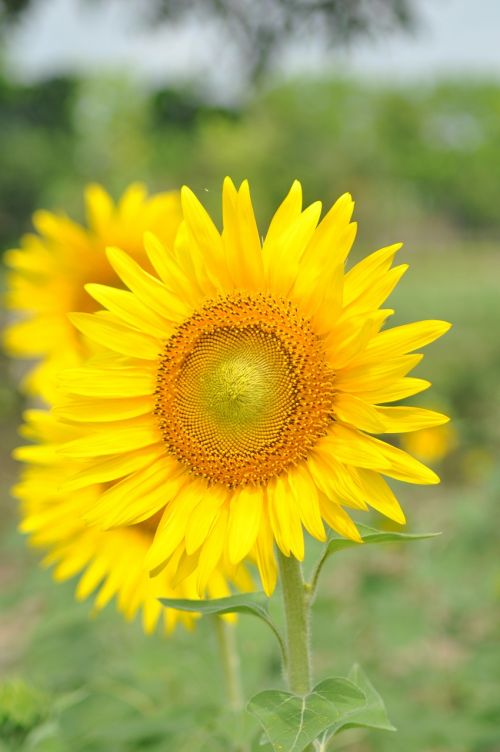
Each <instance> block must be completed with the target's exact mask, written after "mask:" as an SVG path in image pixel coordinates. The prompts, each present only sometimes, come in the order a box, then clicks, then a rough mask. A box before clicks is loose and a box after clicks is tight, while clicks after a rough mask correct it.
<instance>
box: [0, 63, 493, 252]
mask: <svg viewBox="0 0 500 752" xmlns="http://www.w3.org/2000/svg"><path fill="white" fill-rule="evenodd" d="M0 129H1V132H2V147H3V148H2V150H1V153H0V207H1V209H0V246H1V247H3V248H5V247H6V246H7V245H9V244H13V243H16V241H17V238H18V236H19V235H20V234H21V232H22V231H25V230H26V229H27V228H28V226H29V222H28V216H29V214H30V213H31V212H32V211H33V210H34V209H35V208H36V207H38V206H45V207H47V208H49V207H57V206H61V207H64V208H65V209H66V210H67V211H68V212H76V213H78V212H79V211H81V207H80V201H81V199H80V196H81V187H82V183H83V182H85V181H90V180H98V181H102V182H103V183H104V184H105V185H107V186H109V187H110V188H111V189H112V190H114V191H115V192H117V191H120V190H122V189H123V187H124V186H125V185H126V183H128V182H130V181H131V180H137V179H144V180H146V181H147V182H148V183H149V184H150V185H151V186H152V187H154V188H157V189H163V188H165V187H175V186H178V185H180V184H182V183H184V182H187V183H190V184H191V185H192V186H193V187H194V188H195V189H197V190H203V189H206V190H207V192H208V193H207V203H208V204H209V205H210V204H211V206H210V208H211V209H212V210H213V209H215V208H218V207H216V204H218V199H213V198H212V195H214V196H217V195H218V191H219V187H220V181H221V176H223V175H224V174H230V175H231V176H233V177H234V178H235V179H240V178H243V177H248V178H249V179H250V180H251V184H252V187H253V190H254V194H255V196H256V204H257V209H258V212H259V214H260V215H261V216H262V217H263V218H264V219H267V218H268V216H269V208H270V207H272V206H274V205H276V202H277V201H278V200H279V198H280V197H281V196H282V195H283V192H284V190H285V187H286V186H287V185H288V184H289V183H290V182H291V181H292V180H293V179H294V178H295V177H297V176H299V177H300V179H301V180H302V182H303V184H304V186H305V190H306V195H307V196H308V197H310V198H311V199H313V198H316V197H318V196H321V197H322V198H323V199H324V200H325V202H329V201H331V200H333V199H334V198H335V197H336V196H337V195H338V194H339V193H341V192H343V191H345V190H351V191H352V192H353V193H354V194H355V197H356V198H357V199H358V201H359V203H360V206H361V215H360V218H361V220H362V221H363V223H364V227H365V230H366V232H367V234H368V235H370V236H372V237H373V236H374V235H375V236H376V237H377V236H379V235H381V234H382V233H383V232H384V228H385V225H386V223H387V221H388V218H389V217H390V218H391V226H392V227H394V226H395V224H396V227H398V226H400V227H401V228H405V237H406V238H408V228H409V230H410V236H411V235H412V234H413V230H412V228H413V229H415V228H418V237H419V239H420V241H421V240H422V238H423V237H424V239H425V240H427V239H431V238H432V237H433V236H435V234H436V233H439V234H440V235H441V236H444V235H449V234H450V233H451V235H452V236H453V234H455V235H456V234H457V233H458V232H461V233H464V232H465V233H469V234H470V233H474V234H475V235H477V234H481V235H483V236H493V235H494V234H498V231H499V230H500V212H499V211H498V207H499V206H500V183H499V181H498V179H497V176H496V174H495V170H492V169H491V165H493V164H497V163H500V86H499V85H498V84H493V83H492V84H488V83H481V84H478V83H467V82H456V83H444V84H437V85H434V86H427V87H425V86H416V87H407V88H399V89H396V88H383V87H380V86H377V87H375V86H370V85H368V84H361V83H356V82H354V81H347V80H335V79H326V78H325V79H317V80H296V81H292V82H290V83H287V84H283V85H281V86H278V87H275V88H273V89H271V90H269V91H267V92H266V93H264V94H260V95H255V96H254V97H253V98H251V99H250V100H249V101H248V102H247V103H246V104H244V105H241V106H240V107H238V108H236V107H235V108H234V109H228V108H224V107H219V106H215V105H213V104H211V103H207V102H206V101H204V99H203V97H202V96H201V94H200V93H199V92H198V91H197V90H196V89H194V88H193V89H191V90H190V89H165V90H161V91H156V92H148V91H145V90H144V88H143V87H141V86H140V85H139V84H137V83H134V82H133V80H131V79H125V78H123V79H119V78H115V79H113V78H108V79H102V78H101V79H90V80H70V79H63V78H60V79H55V80H52V81H48V82H45V83H41V84H38V85H30V86H26V87H22V86H14V85H13V84H12V83H7V81H5V80H3V81H2V80H0ZM368 207H371V208H368ZM423 217H425V223H423V222H422V218H423ZM395 218H397V219H396V220H395ZM425 236H427V237H425Z"/></svg>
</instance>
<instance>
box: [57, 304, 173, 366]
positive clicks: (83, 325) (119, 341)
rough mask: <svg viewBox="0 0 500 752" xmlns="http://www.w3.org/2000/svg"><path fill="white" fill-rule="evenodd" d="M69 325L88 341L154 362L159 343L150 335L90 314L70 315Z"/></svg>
mask: <svg viewBox="0 0 500 752" xmlns="http://www.w3.org/2000/svg"><path fill="white" fill-rule="evenodd" d="M68 318H69V320H70V321H71V323H72V324H73V325H74V326H76V328H77V329H78V330H79V331H80V332H81V333H82V334H84V335H85V336H86V337H89V339H91V340H93V341H94V342H97V343H98V344H99V345H104V347H109V348H110V349H111V350H114V351H115V352H117V353H121V354H122V355H128V356H131V357H137V358H144V359H145V360H156V359H157V358H158V353H159V351H160V349H161V343H160V342H159V340H158V339H154V338H153V337H151V336H150V335H147V334H145V333H143V332H138V331H137V330H135V329H130V328H127V327H126V326H122V325H121V324H120V323H118V322H115V321H112V320H110V319H107V318H106V319H105V318H101V317H98V316H96V315H95V314H91V313H71V314H69V316H68Z"/></svg>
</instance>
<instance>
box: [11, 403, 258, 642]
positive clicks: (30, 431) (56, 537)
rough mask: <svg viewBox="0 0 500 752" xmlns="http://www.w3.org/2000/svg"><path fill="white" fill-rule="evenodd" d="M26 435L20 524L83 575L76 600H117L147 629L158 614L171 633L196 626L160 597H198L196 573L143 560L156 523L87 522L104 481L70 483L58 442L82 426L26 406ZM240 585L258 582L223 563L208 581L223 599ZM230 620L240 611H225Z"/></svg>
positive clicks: (58, 565)
mask: <svg viewBox="0 0 500 752" xmlns="http://www.w3.org/2000/svg"><path fill="white" fill-rule="evenodd" d="M26 421H27V422H26V425H25V426H24V427H23V433H24V435H25V436H26V437H27V438H30V439H32V440H34V441H36V442H37V443H35V444H32V445H30V446H25V447H22V448H21V449H19V450H18V451H17V456H18V459H21V460H23V461H27V462H29V465H28V467H26V468H25V470H24V472H23V474H22V477H21V480H20V482H19V483H18V485H17V486H16V487H15V488H14V494H15V495H16V496H17V497H18V499H19V500H20V502H21V524H20V529H21V531H23V532H24V533H27V534H28V535H29V537H30V543H31V545H32V546H34V547H35V548H37V549H41V550H43V551H45V552H46V555H45V558H44V564H45V565H47V566H53V567H54V578H55V579H56V580H58V581H63V580H66V579H68V578H70V577H74V576H75V575H77V574H80V575H81V576H80V579H79V582H78V585H77V589H76V596H77V598H78V599H83V598H87V597H88V596H90V595H91V594H92V593H95V609H96V610H100V609H102V608H103V607H104V606H105V605H107V604H108V603H109V602H110V601H111V600H112V599H113V598H115V599H116V603H117V608H118V610H119V611H120V612H121V613H122V614H123V615H124V616H125V617H126V618H127V619H132V618H133V617H134V616H135V615H136V613H137V612H139V611H140V612H142V623H143V627H144V630H145V631H146V632H147V633H149V632H152V631H153V630H154V629H155V627H156V626H157V624H158V622H159V621H160V619H161V620H162V621H163V623H164V627H165V629H166V631H167V632H170V631H171V630H172V629H173V628H174V627H175V626H176V624H177V623H178V622H181V623H183V624H184V625H185V626H186V627H188V628H189V627H192V626H193V624H194V621H195V619H196V618H197V615H196V614H191V613H186V612H181V611H177V610H176V609H172V608H164V607H163V606H162V605H161V604H160V602H159V600H158V599H159V598H161V597H163V598H192V599H196V598H198V597H199V593H198V589H197V587H196V579H195V576H194V575H193V574H191V573H190V572H183V573H181V574H182V581H181V582H180V584H178V585H177V584H176V581H175V575H176V571H175V569H176V562H174V561H172V562H171V565H170V566H169V567H166V568H165V569H164V570H162V572H161V573H160V574H159V575H158V576H157V577H150V576H149V572H148V571H147V569H146V568H145V566H144V562H145V557H146V554H147V552H148V549H149V547H150V545H151V543H152V541H153V535H154V532H155V528H156V524H155V521H154V520H152V521H145V522H144V523H141V524H138V525H133V526H130V527H122V528H114V529H112V530H109V531H103V530H100V529H99V528H97V527H88V526H86V525H85V523H84V521H83V520H82V512H83V511H84V510H85V509H86V508H88V506H89V505H90V506H92V504H93V503H94V500H97V499H98V498H99V495H100V493H101V492H102V489H101V488H100V486H99V485H94V486H91V487H84V488H79V487H78V484H69V487H68V488H67V489H66V488H65V482H66V481H67V480H68V478H70V477H71V476H73V475H74V473H75V464H77V463H75V462H71V461H68V460H67V459H65V458H64V457H61V455H60V454H59V453H58V451H57V447H58V443H59V442H61V441H63V440H68V439H69V438H71V439H74V437H75V436H77V435H78V433H79V432H78V430H77V429H76V428H75V427H73V426H69V425H67V426H65V425H64V424H58V423H57V422H56V421H55V419H54V418H53V416H51V414H50V413H49V412H47V411H34V410H31V411H28V412H27V413H26ZM229 583H230V584H231V586H233V587H234V588H237V589H240V590H245V591H249V590H253V582H252V579H251V577H250V575H249V574H248V572H247V570H246V569H245V568H244V566H242V565H240V566H237V567H234V566H228V567H227V569H226V570H223V569H222V567H219V568H218V569H217V570H216V571H214V573H213V575H212V577H211V578H210V580H209V581H208V583H207V590H206V593H204V595H205V596H206V597H211V598H221V597H224V596H227V595H230V594H231V588H230V584H229ZM224 618H229V619H232V618H234V617H224Z"/></svg>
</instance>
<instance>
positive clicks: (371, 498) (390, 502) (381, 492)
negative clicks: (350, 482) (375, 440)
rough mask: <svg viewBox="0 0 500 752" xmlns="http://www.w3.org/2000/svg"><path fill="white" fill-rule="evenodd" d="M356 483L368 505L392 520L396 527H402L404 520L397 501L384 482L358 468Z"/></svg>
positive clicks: (372, 473) (371, 472)
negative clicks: (360, 487)
mask: <svg viewBox="0 0 500 752" xmlns="http://www.w3.org/2000/svg"><path fill="white" fill-rule="evenodd" d="M358 481H359V482H360V484H361V486H362V488H363V490H364V492H365V494H366V500H367V501H368V503H369V505H370V506H371V507H373V508H374V509H376V510H377V512H380V513H381V514H384V515H385V516H386V517H389V519H391V520H394V521H395V522H397V523H398V525H404V524H405V522H406V518H405V515H404V512H403V510H402V509H401V507H400V505H399V502H398V500H397V499H396V497H395V495H394V494H393V492H392V490H391V488H390V487H389V485H388V484H387V483H386V481H385V480H384V479H383V478H382V477H381V476H380V475H379V474H378V473H374V472H373V470H364V469H363V468H359V470H358Z"/></svg>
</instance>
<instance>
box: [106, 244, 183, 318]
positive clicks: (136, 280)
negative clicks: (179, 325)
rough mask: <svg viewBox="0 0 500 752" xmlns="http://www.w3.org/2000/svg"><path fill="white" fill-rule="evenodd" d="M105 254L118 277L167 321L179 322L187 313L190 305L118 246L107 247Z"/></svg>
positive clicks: (147, 305) (146, 304)
mask: <svg viewBox="0 0 500 752" xmlns="http://www.w3.org/2000/svg"><path fill="white" fill-rule="evenodd" d="M106 255H107V257H108V260H109V263H110V264H111V266H112V267H113V269H114V270H115V271H116V273H117V274H118V276H119V277H120V279H121V280H122V281H123V282H124V284H125V285H126V286H127V287H128V288H129V290H131V292H133V293H134V295H136V296H137V298H138V299H139V300H140V301H141V302H142V303H144V305H145V306H146V307H148V308H151V309H152V310H153V311H154V312H155V313H157V314H159V315H160V316H162V317H164V318H165V319H167V321H174V322H180V321H182V319H183V318H185V317H186V316H187V315H189V313H190V312H191V307H190V306H189V305H188V304H187V303H186V302H185V301H183V300H180V299H179V298H177V297H176V296H175V295H174V294H173V293H171V292H170V291H169V290H168V289H167V288H166V287H165V285H164V284H163V283H162V282H160V280H159V279H157V278H156V277H153V276H152V275H151V274H149V273H148V272H146V271H144V269H142V267H141V266H139V264H138V263H137V262H136V261H134V260H133V259H132V258H131V257H130V256H128V255H127V254H126V253H125V252H124V251H122V250H121V249H120V248H107V249H106Z"/></svg>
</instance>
